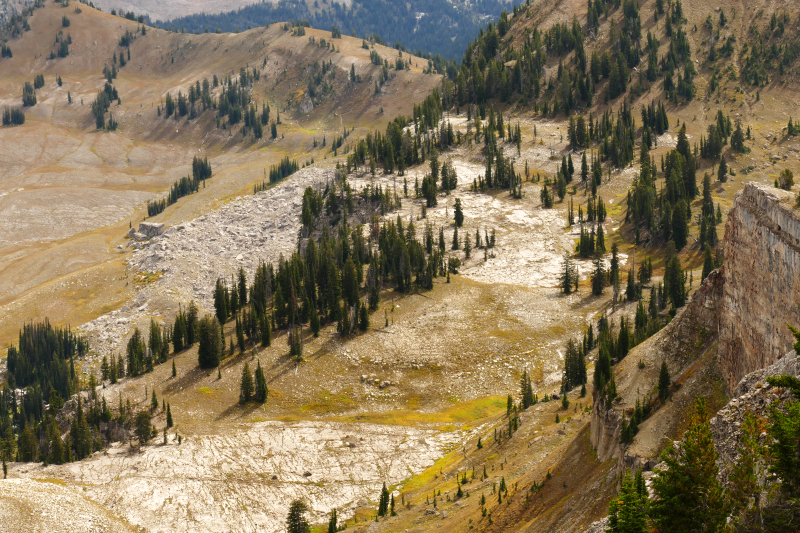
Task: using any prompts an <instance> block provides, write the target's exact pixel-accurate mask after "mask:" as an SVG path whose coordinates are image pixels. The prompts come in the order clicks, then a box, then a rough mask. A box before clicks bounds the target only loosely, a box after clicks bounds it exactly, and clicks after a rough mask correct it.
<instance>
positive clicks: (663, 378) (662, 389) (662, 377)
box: [658, 361, 671, 403]
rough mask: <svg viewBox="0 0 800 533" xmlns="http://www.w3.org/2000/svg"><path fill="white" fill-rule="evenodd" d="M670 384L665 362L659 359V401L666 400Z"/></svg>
mask: <svg viewBox="0 0 800 533" xmlns="http://www.w3.org/2000/svg"><path fill="white" fill-rule="evenodd" d="M670 384H671V380H670V377H669V369H668V368H667V362H666V361H661V371H660V372H659V374H658V399H659V400H661V403H664V402H665V401H667V398H668V397H669V386H670Z"/></svg>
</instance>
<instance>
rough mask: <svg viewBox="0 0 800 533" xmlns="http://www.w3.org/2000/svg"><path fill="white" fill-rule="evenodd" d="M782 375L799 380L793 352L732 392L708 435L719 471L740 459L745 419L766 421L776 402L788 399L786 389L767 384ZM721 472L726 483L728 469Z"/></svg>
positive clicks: (797, 359) (798, 362)
mask: <svg viewBox="0 0 800 533" xmlns="http://www.w3.org/2000/svg"><path fill="white" fill-rule="evenodd" d="M783 374H785V375H789V376H795V377H800V356H798V355H797V353H796V352H795V351H794V350H792V351H791V352H789V353H788V354H786V355H785V356H783V357H782V358H781V359H780V360H778V361H777V362H776V363H773V364H771V365H770V366H768V367H766V368H763V369H761V370H756V371H755V372H751V373H750V374H748V375H747V376H745V377H744V378H742V380H741V381H739V384H738V385H736V388H735V389H734V393H733V396H734V397H733V399H732V400H731V401H730V402H728V405H727V406H725V407H724V408H723V409H720V411H719V412H718V413H717V416H715V417H714V418H712V419H711V433H712V435H713V436H714V446H715V447H716V450H717V453H718V454H719V459H718V463H720V466H721V467H723V466H724V465H731V464H733V463H734V461H736V460H737V459H738V458H739V453H738V451H737V447H738V443H739V438H740V436H741V433H742V430H741V427H742V422H743V421H744V418H745V416H747V415H748V414H753V415H755V416H756V417H757V418H761V419H766V418H768V416H769V409H770V407H771V406H772V405H773V403H774V402H775V401H776V400H777V401H778V402H784V401H786V400H789V399H790V398H791V393H790V392H789V390H788V389H780V388H775V387H772V386H770V385H769V384H768V383H767V378H768V377H770V376H780V375H783ZM762 438H764V436H763V435H762ZM720 472H721V475H722V477H723V479H725V478H726V477H727V475H726V473H727V468H720Z"/></svg>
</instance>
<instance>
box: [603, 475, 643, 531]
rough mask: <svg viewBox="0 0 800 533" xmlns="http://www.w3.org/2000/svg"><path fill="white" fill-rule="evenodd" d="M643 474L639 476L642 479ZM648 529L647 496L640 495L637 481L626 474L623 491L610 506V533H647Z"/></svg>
mask: <svg viewBox="0 0 800 533" xmlns="http://www.w3.org/2000/svg"><path fill="white" fill-rule="evenodd" d="M640 476H641V474H639V475H638V476H637V478H638V477H640ZM647 531H649V529H648V528H647V494H646V493H644V494H642V493H640V492H639V491H638V490H637V487H636V479H634V478H632V477H631V475H630V472H625V477H624V479H623V481H622V489H620V491H619V494H618V495H617V496H616V497H614V498H612V499H611V503H610V504H609V506H608V529H606V532H608V533H645V532H647Z"/></svg>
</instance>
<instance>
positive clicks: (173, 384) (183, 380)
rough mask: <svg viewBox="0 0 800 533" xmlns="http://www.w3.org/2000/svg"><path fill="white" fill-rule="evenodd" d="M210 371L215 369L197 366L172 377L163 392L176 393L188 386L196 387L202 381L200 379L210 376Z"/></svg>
mask: <svg viewBox="0 0 800 533" xmlns="http://www.w3.org/2000/svg"><path fill="white" fill-rule="evenodd" d="M209 372H213V369H207V368H200V367H199V366H196V367H194V368H192V369H191V370H189V371H188V372H186V373H185V374H183V375H182V376H177V377H174V378H172V377H171V378H170V381H169V383H168V384H167V385H166V386H165V387H164V389H163V392H162V394H163V393H164V392H166V393H169V394H175V393H177V392H180V391H181V390H182V389H185V388H187V387H194V386H195V385H197V384H198V383H200V381H202V380H203V379H205V378H207V377H208V376H209Z"/></svg>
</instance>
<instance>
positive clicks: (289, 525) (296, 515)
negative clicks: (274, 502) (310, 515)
mask: <svg viewBox="0 0 800 533" xmlns="http://www.w3.org/2000/svg"><path fill="white" fill-rule="evenodd" d="M307 512H308V506H307V505H306V504H305V502H303V501H302V500H294V501H293V502H292V503H291V505H290V506H289V514H288V516H287V517H286V530H287V532H288V533H308V532H309V529H310V528H309V524H308V520H306V513H307Z"/></svg>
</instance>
